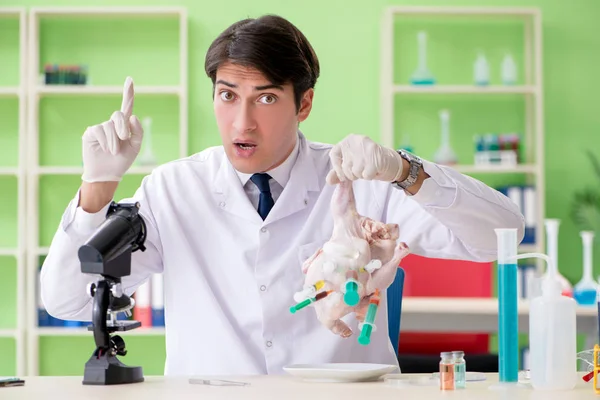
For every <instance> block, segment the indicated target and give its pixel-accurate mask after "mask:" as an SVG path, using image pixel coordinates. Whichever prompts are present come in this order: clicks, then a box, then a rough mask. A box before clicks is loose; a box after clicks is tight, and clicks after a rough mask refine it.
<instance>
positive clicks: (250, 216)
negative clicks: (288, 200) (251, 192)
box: [213, 155, 263, 225]
mask: <svg viewBox="0 0 600 400" xmlns="http://www.w3.org/2000/svg"><path fill="white" fill-rule="evenodd" d="M213 188H214V190H215V193H216V194H217V201H218V204H219V206H220V208H221V209H222V210H224V211H226V212H229V213H231V214H234V215H236V216H238V217H240V218H243V219H246V220H248V221H250V222H255V223H257V224H259V225H260V224H262V223H263V220H262V218H261V217H260V215H258V212H257V211H256V209H255V208H254V207H253V206H252V203H251V202H250V199H249V198H248V195H247V194H246V191H245V190H244V187H243V186H242V182H240V178H239V177H238V176H237V174H236V172H235V170H234V168H233V165H231V163H230V162H229V159H228V158H227V155H223V161H222V162H221V166H220V167H219V170H218V171H217V174H216V175H215V180H214V182H213Z"/></svg>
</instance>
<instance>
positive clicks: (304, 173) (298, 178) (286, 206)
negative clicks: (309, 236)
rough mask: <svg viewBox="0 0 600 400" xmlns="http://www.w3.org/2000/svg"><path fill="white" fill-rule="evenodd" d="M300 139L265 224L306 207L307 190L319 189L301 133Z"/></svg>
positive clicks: (306, 144)
mask: <svg viewBox="0 0 600 400" xmlns="http://www.w3.org/2000/svg"><path fill="white" fill-rule="evenodd" d="M298 138H299V140H300V146H299V152H298V158H297V159H296V162H295V164H294V167H293V168H292V171H291V173H290V179H289V180H288V182H287V184H286V185H285V188H284V189H283V192H281V195H280V196H279V199H277V201H276V202H275V205H274V206H273V208H272V209H271V211H270V212H269V215H268V216H267V218H266V219H265V224H268V223H271V222H275V221H277V220H280V219H283V218H285V217H287V216H289V215H292V214H294V213H296V212H298V211H301V210H303V209H305V208H306V207H308V192H310V191H314V192H317V191H319V190H320V186H319V175H318V174H317V169H316V167H315V163H314V160H313V158H312V154H311V149H310V147H309V146H308V142H307V141H306V138H305V137H304V135H303V134H301V133H300V134H299V136H298Z"/></svg>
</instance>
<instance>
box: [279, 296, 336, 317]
mask: <svg viewBox="0 0 600 400" xmlns="http://www.w3.org/2000/svg"><path fill="white" fill-rule="evenodd" d="M331 292H333V290H326V291H324V292H319V293H317V294H316V295H315V297H309V298H308V299H306V300H304V301H301V302H300V303H298V304H296V305H295V306H292V307H290V312H291V313H292V314H295V313H296V311H300V310H302V309H303V308H304V307H308V306H309V305H311V304H312V303H315V302H317V301H319V300H322V299H324V298H325V297H327V296H328V295H329V294H330V293H331Z"/></svg>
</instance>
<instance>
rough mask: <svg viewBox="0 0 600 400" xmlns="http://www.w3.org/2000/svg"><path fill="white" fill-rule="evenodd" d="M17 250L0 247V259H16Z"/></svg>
mask: <svg viewBox="0 0 600 400" xmlns="http://www.w3.org/2000/svg"><path fill="white" fill-rule="evenodd" d="M18 255H19V250H18V249H16V248H14V247H0V257H17V256H18Z"/></svg>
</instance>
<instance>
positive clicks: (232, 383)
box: [190, 378, 250, 386]
mask: <svg viewBox="0 0 600 400" xmlns="http://www.w3.org/2000/svg"><path fill="white" fill-rule="evenodd" d="M190 383H192V384H197V385H209V386H249V385H250V383H248V382H236V381H226V380H222V379H201V378H190Z"/></svg>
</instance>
